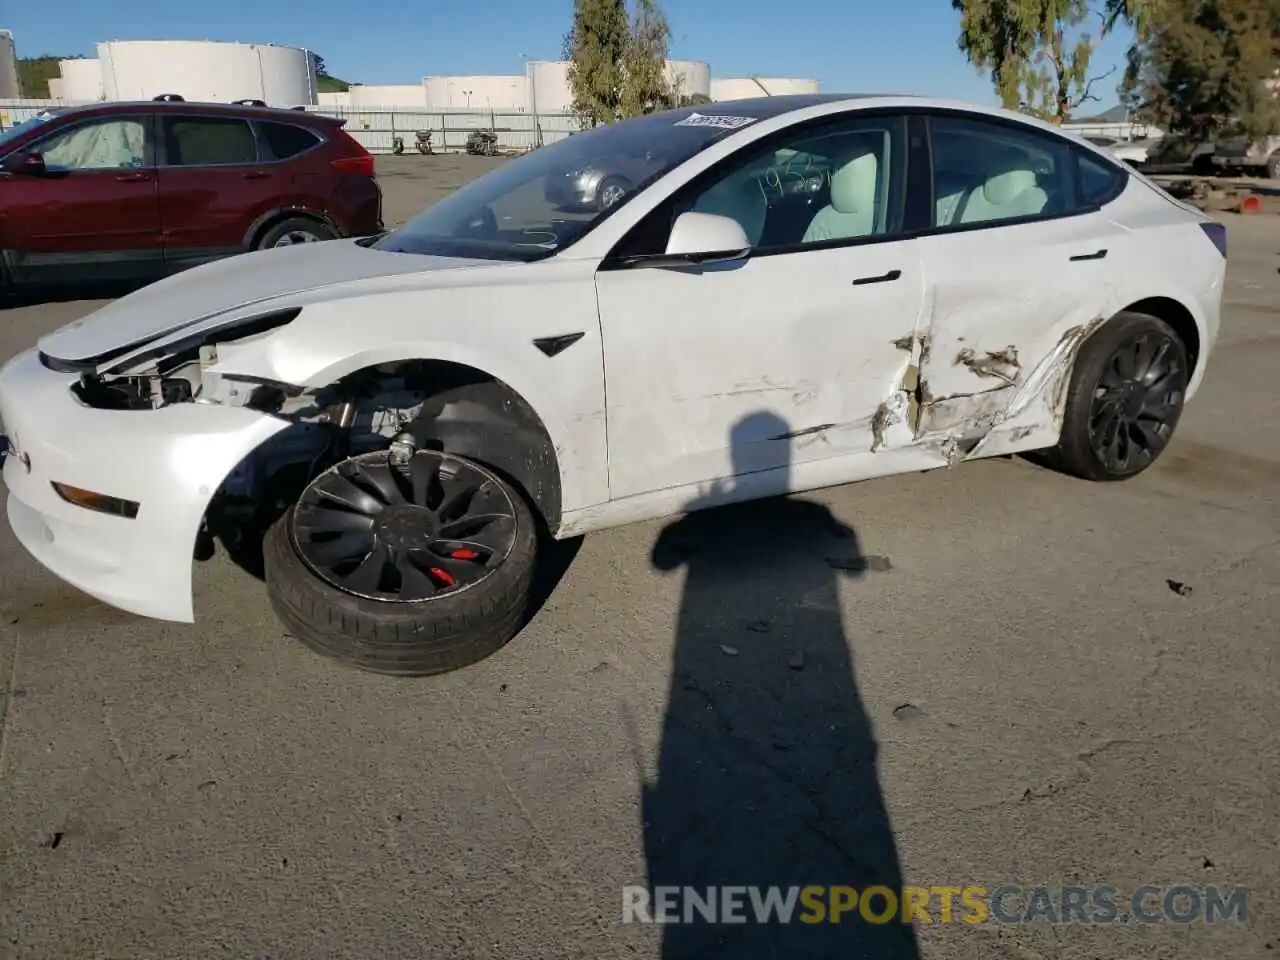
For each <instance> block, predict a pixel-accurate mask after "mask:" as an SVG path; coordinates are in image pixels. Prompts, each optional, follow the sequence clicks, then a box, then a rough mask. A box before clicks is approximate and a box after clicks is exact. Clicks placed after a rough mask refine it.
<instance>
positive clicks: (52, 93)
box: [49, 77, 66, 100]
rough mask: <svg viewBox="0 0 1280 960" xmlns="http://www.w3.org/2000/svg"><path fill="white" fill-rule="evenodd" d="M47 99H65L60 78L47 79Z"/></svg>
mask: <svg viewBox="0 0 1280 960" xmlns="http://www.w3.org/2000/svg"><path fill="white" fill-rule="evenodd" d="M49 99H50V100H65V99H66V97H64V96H63V95H62V78H61V77H50V78H49Z"/></svg>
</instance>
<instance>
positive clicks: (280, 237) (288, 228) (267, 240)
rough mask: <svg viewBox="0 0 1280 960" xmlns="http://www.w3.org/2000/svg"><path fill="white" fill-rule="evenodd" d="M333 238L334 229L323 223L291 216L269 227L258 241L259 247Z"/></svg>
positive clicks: (314, 241)
mask: <svg viewBox="0 0 1280 960" xmlns="http://www.w3.org/2000/svg"><path fill="white" fill-rule="evenodd" d="M332 239H333V231H332V230H330V229H329V228H328V227H326V226H324V225H323V224H320V223H317V222H316V221H314V220H308V219H306V218H305V217H291V218H290V219H288V220H284V221H282V222H280V223H277V224H276V225H275V226H273V227H271V228H269V229H268V230H267V231H266V232H265V233H264V234H263V235H262V239H261V240H259V241H258V249H259V250H269V249H271V248H272V247H292V246H296V245H297V244H299V243H319V242H321V241H323V240H332Z"/></svg>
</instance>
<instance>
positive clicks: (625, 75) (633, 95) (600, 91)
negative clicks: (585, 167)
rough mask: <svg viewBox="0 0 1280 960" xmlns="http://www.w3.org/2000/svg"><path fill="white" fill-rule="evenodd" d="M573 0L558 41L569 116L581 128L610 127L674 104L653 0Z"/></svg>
mask: <svg viewBox="0 0 1280 960" xmlns="http://www.w3.org/2000/svg"><path fill="white" fill-rule="evenodd" d="M634 2H635V8H634V11H633V12H632V13H631V14H630V15H628V12H627V4H626V0H574V5H573V25H572V27H571V28H570V30H569V33H568V34H567V35H566V36H565V38H564V58H565V59H566V60H568V61H570V65H569V88H570V90H571V91H572V92H573V106H572V108H571V109H572V110H573V113H574V114H575V115H576V116H577V117H578V121H579V123H581V125H582V126H583V127H584V128H588V127H594V126H595V125H596V124H599V123H613V122H614V121H615V120H619V119H622V118H625V117H636V116H640V115H642V114H645V113H652V112H653V111H655V110H665V109H668V108H670V107H673V106H675V105H676V104H678V103H679V102H680V99H681V98H680V91H679V85H678V84H673V83H671V82H670V81H669V80H668V78H667V69H666V63H667V49H668V47H669V45H670V42H671V27H670V24H669V23H668V22H667V18H666V15H665V14H664V13H663V12H662V9H661V8H660V7H659V6H658V4H657V0H634Z"/></svg>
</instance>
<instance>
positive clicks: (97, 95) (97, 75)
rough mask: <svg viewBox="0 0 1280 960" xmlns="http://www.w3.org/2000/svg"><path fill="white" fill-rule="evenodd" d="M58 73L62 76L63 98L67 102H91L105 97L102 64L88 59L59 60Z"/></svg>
mask: <svg viewBox="0 0 1280 960" xmlns="http://www.w3.org/2000/svg"><path fill="white" fill-rule="evenodd" d="M58 72H59V73H60V74H62V96H63V99H65V100H72V101H75V102H86V103H87V102H90V101H93V100H101V99H102V98H103V97H104V96H105V95H106V93H105V91H104V90H103V88H102V63H101V61H99V60H94V59H91V58H87V57H78V58H77V59H75V60H59V61H58Z"/></svg>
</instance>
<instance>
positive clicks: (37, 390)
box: [0, 350, 288, 622]
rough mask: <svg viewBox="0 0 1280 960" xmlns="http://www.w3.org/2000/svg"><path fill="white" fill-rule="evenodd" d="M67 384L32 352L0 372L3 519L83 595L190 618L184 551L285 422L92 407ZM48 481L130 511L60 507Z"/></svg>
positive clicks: (230, 414)
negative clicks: (229, 485) (123, 504)
mask: <svg viewBox="0 0 1280 960" xmlns="http://www.w3.org/2000/svg"><path fill="white" fill-rule="evenodd" d="M75 381H76V377H75V375H74V374H67V373H59V372H57V371H53V370H50V369H48V368H47V367H45V366H43V365H42V364H41V363H40V358H39V355H38V352H37V351H36V350H28V351H27V352H26V353H23V354H19V355H18V356H17V357H14V358H13V359H12V360H11V361H10V362H9V363H8V364H6V365H5V367H4V368H3V369H2V370H0V419H2V420H3V422H4V427H5V431H6V434H5V436H6V442H5V446H6V448H7V449H6V452H5V456H4V464H3V471H4V481H5V486H6V487H7V488H8V491H9V497H8V505H7V513H8V518H9V525H10V526H11V527H12V528H13V532H14V535H15V536H16V537H17V538H18V541H19V542H20V543H21V544H22V545H23V547H25V548H26V550H27V551H28V552H29V553H30V554H31V555H32V556H33V557H35V558H36V560H38V561H39V562H40V563H41V564H42V565H44V566H45V567H46V568H48V569H49V570H50V571H51V572H53V573H54V574H55V575H56V576H58V577H59V578H60V579H62V580H65V581H66V582H67V583H69V584H71V585H72V586H74V587H77V588H78V589H80V590H83V591H84V592H85V593H88V594H90V595H91V596H94V597H97V598H98V599H99V600H102V601H103V602H104V603H108V604H110V605H112V606H115V607H119V608H120V609H122V610H127V611H130V612H131V613H136V614H140V615H142V616H146V617H154V618H156V619H160V620H176V621H181V622H191V621H192V620H193V619H194V612H193V606H192V597H191V570H192V563H193V555H194V551H195V544H196V538H197V536H198V535H199V532H200V529H201V526H202V523H203V520H204V514H205V510H206V509H207V507H208V505H209V501H210V499H211V498H212V497H213V495H214V493H215V492H216V491H217V490H218V488H219V487H220V486H221V485H222V482H223V480H224V479H225V478H226V476H227V475H228V474H229V473H230V472H231V471H232V470H233V469H234V468H235V467H236V466H237V464H239V463H240V461H241V460H242V459H243V458H244V457H245V456H246V455H248V454H249V453H250V452H252V451H253V450H255V449H256V448H257V447H258V446H259V445H260V444H262V443H263V442H264V441H265V440H267V439H269V438H270V437H272V436H274V435H275V434H277V433H279V432H280V431H282V430H284V429H286V428H287V427H288V423H287V422H286V421H284V420H280V419H278V418H276V417H272V416H269V415H267V414H263V413H259V412H257V411H255V410H250V409H247V408H243V407H226V406H219V405H216V404H202V403H181V404H173V405H171V406H168V407H163V408H161V409H159V410H138V411H134V410H98V409H95V408H92V407H89V406H86V405H84V404H82V403H81V402H79V401H78V400H77V399H76V398H75V396H74V395H73V394H72V393H71V389H70V388H71V385H72V384H73V383H75ZM54 482H58V483H63V484H70V485H72V486H75V487H80V488H82V489H85V490H92V491H98V492H100V493H102V494H105V495H107V496H111V497H119V498H122V499H127V500H132V501H136V502H137V503H138V504H140V507H139V510H138V513H137V516H136V517H133V518H129V517H123V516H113V515H110V514H106V513H101V512H97V511H93V510H89V509H86V508H85V507H83V506H78V505H76V504H74V503H69V502H67V501H66V500H64V499H63V498H62V497H60V496H59V495H58V494H57V492H56V491H55V490H54V488H53V483H54Z"/></svg>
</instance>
